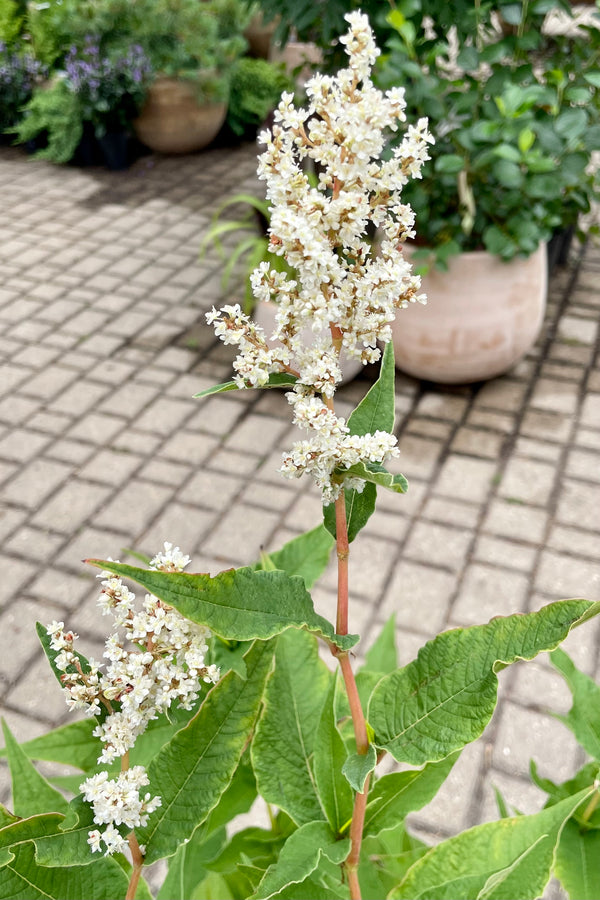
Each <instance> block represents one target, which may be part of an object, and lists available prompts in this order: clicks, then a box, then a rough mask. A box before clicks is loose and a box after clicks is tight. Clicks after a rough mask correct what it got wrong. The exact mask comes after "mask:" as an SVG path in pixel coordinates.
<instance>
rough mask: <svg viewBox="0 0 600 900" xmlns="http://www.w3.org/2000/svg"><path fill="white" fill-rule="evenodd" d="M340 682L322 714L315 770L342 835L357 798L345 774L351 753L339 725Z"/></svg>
mask: <svg viewBox="0 0 600 900" xmlns="http://www.w3.org/2000/svg"><path fill="white" fill-rule="evenodd" d="M336 683H337V679H336V678H332V679H331V687H330V688H329V692H328V694H327V697H326V698H325V703H324V705H323V711H322V712H321V719H320V721H319V727H318V728H317V734H316V738H315V752H314V760H313V769H314V774H315V781H316V784H317V790H318V792H319V799H320V801H321V805H322V807H323V809H324V811H325V815H326V816H327V821H328V822H329V824H330V826H331V828H332V829H333V831H334V832H336V833H339V832H340V830H341V829H342V828H343V826H344V825H345V824H346V823H347V822H348V821H349V820H350V819H351V818H352V807H353V803H354V795H353V793H352V790H351V788H350V785H349V783H348V781H347V780H346V778H344V775H343V774H342V769H343V767H344V766H345V764H346V761H347V758H348V753H347V751H346V746H345V744H344V741H343V740H342V737H341V735H340V733H339V731H338V730H337V725H336V714H335V707H336V703H335V694H336Z"/></svg>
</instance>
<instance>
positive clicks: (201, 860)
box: [156, 826, 226, 900]
mask: <svg viewBox="0 0 600 900" xmlns="http://www.w3.org/2000/svg"><path fill="white" fill-rule="evenodd" d="M225 840H226V833H225V829H224V828H222V829H219V830H218V831H216V832H213V834H212V835H211V836H210V837H208V838H207V836H206V834H205V833H204V829H203V827H202V826H201V827H200V828H197V829H196V831H195V832H194V833H193V835H192V837H191V838H190V840H189V841H188V842H187V843H186V844H182V845H181V846H180V847H179V849H178V850H177V852H176V853H175V855H174V856H172V857H171V858H170V859H169V871H168V872H167V875H166V877H165V880H164V881H163V883H162V885H161V888H160V890H159V892H158V894H157V897H156V900H187V898H188V897H191V896H192V895H193V893H194V891H195V889H196V888H197V887H198V885H199V884H200V883H201V882H202V881H204V879H205V878H206V877H207V876H208V874H209V873H208V871H207V869H206V868H205V863H209V862H210V861H211V860H212V859H214V857H215V856H216V855H217V854H218V853H219V851H220V850H221V849H222V847H223V844H224V842H225ZM215 875H216V873H215ZM219 877H220V876H219Z"/></svg>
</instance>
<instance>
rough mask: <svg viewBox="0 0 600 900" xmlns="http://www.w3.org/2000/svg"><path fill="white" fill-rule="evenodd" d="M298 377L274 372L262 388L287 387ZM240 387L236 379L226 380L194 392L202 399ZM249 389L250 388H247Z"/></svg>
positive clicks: (236, 389)
mask: <svg viewBox="0 0 600 900" xmlns="http://www.w3.org/2000/svg"><path fill="white" fill-rule="evenodd" d="M297 381H298V379H297V378H296V376H295V375H288V374H287V372H273V373H272V374H271V375H269V380H268V381H267V383H266V384H261V385H260V387H261V388H263V389H264V388H286V387H292V385H294V384H296V382H297ZM239 390H240V387H239V385H237V384H236V383H235V381H225V382H223V384H214V385H213V386H212V387H209V388H206V390H204V391H200V393H198V394H194V398H195V399H200V398H202V397H209V396H210V395H211V394H224V393H225V392H226V391H239ZM246 390H248V388H246Z"/></svg>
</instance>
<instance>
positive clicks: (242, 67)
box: [226, 56, 294, 138]
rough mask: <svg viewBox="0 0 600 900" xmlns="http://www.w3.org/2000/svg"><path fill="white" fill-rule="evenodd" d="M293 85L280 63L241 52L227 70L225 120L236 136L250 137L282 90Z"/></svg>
mask: <svg viewBox="0 0 600 900" xmlns="http://www.w3.org/2000/svg"><path fill="white" fill-rule="evenodd" d="M293 89H294V85H293V82H292V81H291V79H290V78H289V76H288V75H287V74H286V73H285V70H284V69H283V68H282V67H281V66H276V65H274V64H273V63H270V62H267V60H265V59H252V58H251V57H249V56H245V57H243V58H242V59H239V60H238V61H237V62H236V63H235V65H234V66H233V68H232V71H231V89H230V95H229V108H228V110H227V120H226V121H227V124H228V125H229V127H230V128H231V130H232V131H233V132H234V134H237V135H239V136H240V137H246V138H252V137H253V136H254V135H255V134H256V129H257V128H258V127H259V126H260V125H263V124H264V122H265V119H266V118H267V116H268V115H269V113H270V112H271V111H272V110H273V109H275V107H276V106H277V104H278V103H279V100H280V98H281V94H282V93H283V91H293Z"/></svg>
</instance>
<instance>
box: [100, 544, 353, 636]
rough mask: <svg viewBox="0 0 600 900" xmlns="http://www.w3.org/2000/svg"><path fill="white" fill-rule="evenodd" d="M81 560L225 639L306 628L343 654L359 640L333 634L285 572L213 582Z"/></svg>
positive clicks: (245, 572)
mask: <svg viewBox="0 0 600 900" xmlns="http://www.w3.org/2000/svg"><path fill="white" fill-rule="evenodd" d="M86 562H89V563H90V564H91V565H93V566H97V567H98V568H100V569H107V570H108V571H109V572H114V573H115V574H116V575H121V576H122V577H124V578H131V580H132V581H136V582H137V583H138V584H141V585H142V587H144V588H146V590H147V591H149V592H150V593H151V594H154V595H155V596H156V597H159V598H160V599H161V600H163V601H164V602H165V603H168V604H169V606H173V607H175V609H177V610H178V611H179V612H180V613H181V614H182V616H185V617H186V619H190V620H191V621H192V622H198V623H199V624H201V625H206V626H208V628H210V629H211V631H214V633H215V634H218V635H219V636H220V637H222V638H225V639H226V640H234V641H248V640H254V639H255V638H258V640H261V641H264V640H267V639H268V638H270V637H273V636H274V635H276V634H280V633H281V632H282V631H285V630H286V629H287V628H307V629H308V630H309V631H313V632H315V633H316V634H317V635H319V636H320V637H324V638H325V640H328V641H331V642H332V643H334V644H336V645H337V646H338V647H340V648H341V649H344V650H347V649H349V648H350V647H353V646H354V645H355V644H356V643H357V642H358V636H357V635H343V636H341V635H336V634H335V633H334V630H333V626H332V625H331V624H330V623H329V622H328V621H327V620H326V619H324V618H323V617H322V616H319V615H317V613H316V612H315V611H314V608H313V604H312V600H311V597H310V594H309V593H308V592H307V590H306V588H305V586H304V582H303V581H302V579H301V578H298V577H293V578H290V576H288V575H286V574H285V572H280V571H275V572H264V571H257V572H255V571H254V570H253V569H252V568H251V567H249V566H245V567H244V568H241V569H227V570H226V571H225V572H220V573H219V574H218V575H215V576H214V578H212V577H211V576H210V575H204V574H197V575H191V574H189V573H187V572H157V571H154V570H152V569H136V568H134V567H133V566H127V565H124V564H123V563H116V562H112V561H104V560H100V559H88V560H86Z"/></svg>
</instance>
